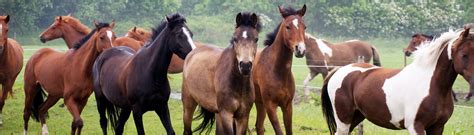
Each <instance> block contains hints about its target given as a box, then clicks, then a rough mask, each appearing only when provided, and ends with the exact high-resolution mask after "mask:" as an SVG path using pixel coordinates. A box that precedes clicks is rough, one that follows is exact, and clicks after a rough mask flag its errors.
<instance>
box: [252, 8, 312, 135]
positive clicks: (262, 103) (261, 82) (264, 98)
mask: <svg viewBox="0 0 474 135" xmlns="http://www.w3.org/2000/svg"><path fill="white" fill-rule="evenodd" d="M278 9H279V11H280V14H281V16H282V17H283V20H282V21H281V22H280V24H279V25H278V27H277V28H276V29H275V30H274V31H273V32H272V33H270V34H268V35H267V39H266V40H265V43H264V44H265V46H266V47H265V48H264V49H263V50H262V52H261V53H260V54H259V55H257V58H256V60H255V62H254V63H256V64H255V69H254V70H253V71H252V72H253V80H254V84H255V105H256V107H257V121H256V124H255V126H256V129H257V133H258V134H263V132H264V127H263V122H264V120H265V113H267V114H268V117H269V119H270V121H271V123H272V126H273V129H274V130H275V133H276V134H278V135H281V134H283V133H282V130H281V128H280V123H279V121H278V116H277V112H276V109H277V107H281V110H282V111H283V121H284V124H285V130H286V134H288V135H291V134H293V130H292V115H293V114H292V113H293V97H294V95H295V80H294V78H293V73H292V72H291V64H292V61H293V56H292V54H293V53H294V54H295V56H296V57H298V58H301V57H303V56H304V54H305V44H304V37H305V29H306V25H305V23H304V20H303V16H304V14H305V12H306V5H304V6H303V7H302V8H301V9H299V10H295V9H293V8H282V7H278Z"/></svg>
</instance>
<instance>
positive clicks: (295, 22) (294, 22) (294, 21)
mask: <svg viewBox="0 0 474 135" xmlns="http://www.w3.org/2000/svg"><path fill="white" fill-rule="evenodd" d="M293 25H295V27H296V29H298V19H294V20H293Z"/></svg>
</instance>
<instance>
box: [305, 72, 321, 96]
mask: <svg viewBox="0 0 474 135" xmlns="http://www.w3.org/2000/svg"><path fill="white" fill-rule="evenodd" d="M318 74H319V73H317V72H313V71H309V74H308V76H306V79H304V82H303V89H304V95H305V96H309V92H310V91H309V88H307V87H308V84H309V82H311V80H313V79H314V77H315V76H316V75H318Z"/></svg>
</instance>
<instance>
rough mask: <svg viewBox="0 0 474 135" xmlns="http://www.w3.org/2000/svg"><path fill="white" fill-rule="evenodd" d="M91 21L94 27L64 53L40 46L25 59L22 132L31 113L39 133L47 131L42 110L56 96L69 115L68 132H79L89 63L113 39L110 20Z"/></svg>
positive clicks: (89, 89)
mask: <svg viewBox="0 0 474 135" xmlns="http://www.w3.org/2000/svg"><path fill="white" fill-rule="evenodd" d="M94 24H95V26H96V28H95V29H94V30H93V31H92V32H90V33H89V34H88V35H87V36H86V37H84V38H83V39H82V40H81V41H80V42H78V43H77V44H76V45H75V46H74V47H73V48H72V49H70V50H68V51H67V52H66V53H62V52H58V51H55V50H54V49H50V48H43V49H40V50H38V51H37V52H36V53H35V54H33V55H32V56H31V58H30V59H29V60H28V63H27V64H26V68H25V75H24V80H25V84H24V89H25V96H26V98H25V108H24V115H23V119H24V122H25V123H24V130H25V134H26V133H27V130H28V121H29V119H30V115H31V114H33V115H32V116H33V118H34V119H35V120H36V121H38V119H39V121H40V122H41V125H42V133H43V134H47V133H48V128H47V126H46V113H47V111H48V109H49V108H50V107H52V106H53V105H54V104H56V102H58V100H59V99H60V98H64V103H65V104H66V106H67V108H68V110H69V112H70V113H71V114H72V116H73V122H72V126H71V128H72V130H71V134H76V133H77V134H81V129H82V127H83V125H84V124H83V121H82V118H81V117H80V115H81V112H82V110H83V109H84V106H85V105H86V103H87V99H88V98H89V96H90V95H91V94H92V65H93V63H94V60H95V59H96V58H97V56H99V54H100V53H101V52H102V51H104V50H105V49H108V48H111V47H112V42H113V41H114V40H115V34H114V32H112V28H113V27H114V24H115V23H114V22H112V23H111V24H108V23H96V22H95V21H94ZM43 89H44V90H43ZM45 91H46V92H47V93H48V95H47V98H46V101H44V100H43V98H44V97H43V96H44V95H45Z"/></svg>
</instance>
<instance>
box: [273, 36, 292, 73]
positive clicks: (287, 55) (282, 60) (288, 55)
mask: <svg viewBox="0 0 474 135" xmlns="http://www.w3.org/2000/svg"><path fill="white" fill-rule="evenodd" d="M281 31H282V29H281V28H280V32H278V34H277V37H276V38H275V41H274V42H273V44H272V45H270V46H269V47H270V48H269V49H270V50H271V52H272V53H270V55H272V56H273V57H270V58H271V59H273V61H274V63H275V65H274V66H275V67H278V68H275V69H278V70H281V69H288V70H290V71H291V64H292V61H293V56H292V55H293V52H292V51H291V49H289V48H288V47H287V46H288V45H286V43H285V42H284V41H283V35H282V34H281Z"/></svg>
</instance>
